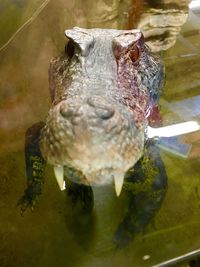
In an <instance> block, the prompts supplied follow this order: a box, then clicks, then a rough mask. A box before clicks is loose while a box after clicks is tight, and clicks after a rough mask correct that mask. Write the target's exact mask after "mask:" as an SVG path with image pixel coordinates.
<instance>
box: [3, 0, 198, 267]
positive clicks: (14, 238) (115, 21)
mask: <svg viewBox="0 0 200 267" xmlns="http://www.w3.org/2000/svg"><path fill="white" fill-rule="evenodd" d="M180 2H181V3H180ZM193 2H196V3H197V2H198V3H199V1H193ZM199 6H200V3H199ZM188 12H189V15H188ZM75 25H77V26H80V27H103V28H106V27H107V28H120V29H126V28H131V27H140V28H141V29H142V30H143V32H144V34H145V37H146V40H147V41H148V44H149V46H150V47H151V49H152V50H154V51H155V52H159V53H160V54H161V55H162V57H163V59H164V63H165V66H166V83H165V90H164V94H163V96H162V98H161V100H160V104H161V114H162V120H163V124H164V125H169V124H172V123H179V122H183V121H188V120H199V116H200V79H199V75H200V55H199V53H200V41H199V40H200V34H199V32H200V9H199V10H198V9H196V10H194V9H193V10H192V9H190V10H189V9H188V2H187V1H186V0H185V1H165V0H163V1H150V0H149V1H146V2H145V3H143V4H142V3H141V2H140V1H138V0H132V1H131V0H123V1H117V0H113V1H110V0H104V1H103V0H98V1H92V0H87V1H84V2H83V1H79V0H73V1H65V0H49V1H42V0H37V1H35V0H30V1H26V0H4V1H0V140H1V142H0V266H1V267H12V266H13V267H27V266H29V267H33V266H37V267H40V266H41V267H44V266H48V267H51V266H52V267H53V266H67V267H69V266H73V267H75V266H82V267H84V266H85V267H93V266H95V267H98V266H99V267H101V266H109V267H110V266H116V267H120V266H126V267H129V266H130V267H132V266H136V267H143V266H152V265H155V264H158V263H160V262H163V261H165V260H168V259H171V258H174V257H177V256H179V255H182V254H185V253H188V252H190V251H193V250H196V249H199V248H200V238H199V237H200V231H199V228H200V209H199V206H200V191H199V190H200V164H199V163H200V132H195V133H190V134H187V135H184V136H181V137H179V138H178V139H176V140H175V141H174V142H175V145H174V146H173V147H172V146H169V143H170V142H171V141H170V142H169V141H168V143H166V142H165V143H164V142H163V143H162V144H161V145H162V148H161V157H162V160H163V162H164V165H165V168H166V172H167V177H168V190H167V193H166V195H164V196H163V199H162V201H161V202H162V203H160V205H161V206H159V205H158V206H157V213H156V214H154V216H152V217H153V218H152V221H151V222H150V223H148V225H147V226H145V227H144V229H143V227H141V228H140V227H139V226H138V230H136V231H135V234H134V235H133V236H131V238H130V242H129V243H128V245H127V246H125V245H124V243H123V242H121V243H120V242H119V243H120V245H121V246H120V248H119V247H116V239H117V238H116V235H115V233H116V229H118V227H119V225H120V223H121V222H122V221H123V218H124V217H125V216H126V214H127V209H128V207H130V205H129V199H128V197H127V195H126V194H125V193H122V195H121V196H120V197H119V198H117V197H116V196H115V194H114V190H113V188H112V187H102V188H95V189H94V211H93V213H92V214H84V213H82V212H81V211H80V210H74V208H73V205H72V203H71V201H70V198H69V197H68V196H67V195H66V193H65V192H61V191H60V190H59V188H58V186H57V183H56V181H55V179H54V176H53V171H52V168H51V167H50V166H48V167H47V170H46V181H45V190H44V193H43V195H42V196H41V198H40V201H39V203H37V205H36V207H35V210H34V212H30V211H27V212H26V213H25V215H24V217H22V216H21V215H20V211H19V209H18V208H17V207H16V203H17V201H18V199H19V197H20V196H21V195H22V192H23V190H24V188H25V187H26V176H25V163H24V133H25V131H26V129H27V128H28V127H30V126H31V125H32V124H34V123H35V122H37V121H41V120H43V119H44V118H45V116H46V114H47V112H48V108H49V105H50V98H49V93H48V66H49V61H50V59H51V58H52V57H53V56H56V55H58V54H59V53H60V52H61V51H62V50H63V47H64V44H65V42H66V40H65V37H64V34H63V33H64V30H65V29H66V28H71V27H73V26H75ZM16 31H17V34H15V33H16ZM180 144H181V146H180ZM178 145H179V146H178ZM134 201H135V202H133V203H137V201H138V200H134ZM128 205H129V206H128ZM139 207H140V206H139ZM142 207H143V208H144V206H142ZM145 208H146V206H145ZM141 209H142V208H141ZM147 209H148V208H147ZM132 211H133V212H135V213H136V214H137V212H138V210H137V209H136V208H132ZM138 214H139V212H138ZM144 217H145V215H144ZM126 227H128V225H126V224H124V228H125V229H126ZM118 237H119V236H118ZM118 241H119V240H118ZM118 245H119V244H118Z"/></svg>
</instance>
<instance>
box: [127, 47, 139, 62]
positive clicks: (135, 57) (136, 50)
mask: <svg viewBox="0 0 200 267" xmlns="http://www.w3.org/2000/svg"><path fill="white" fill-rule="evenodd" d="M129 57H130V59H131V60H132V62H133V63H134V62H136V61H137V60H138V59H139V57H140V50H139V48H138V46H137V45H134V47H133V48H132V49H131V51H130V52H129Z"/></svg>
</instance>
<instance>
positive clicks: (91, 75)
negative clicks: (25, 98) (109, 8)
mask: <svg viewBox="0 0 200 267" xmlns="http://www.w3.org/2000/svg"><path fill="white" fill-rule="evenodd" d="M66 35H67V37H68V39H69V42H68V45H67V47H66V49H65V53H64V54H63V55H61V56H60V57H57V58H55V59H53V60H52V62H51V65H50V69H49V85H50V86H49V87H50V95H51V99H52V106H51V109H50V111H49V114H48V116H47V120H46V123H45V124H44V127H43V124H42V123H39V124H36V125H34V126H33V127H31V128H30V129H28V131H27V135H26V145H25V151H26V168H27V177H28V187H27V189H26V191H25V194H24V196H23V197H22V198H21V200H20V201H19V204H20V205H21V207H22V208H21V210H22V212H23V211H24V210H25V209H26V208H27V207H28V206H31V207H32V206H33V205H34V203H35V199H36V198H37V196H38V195H40V194H41V189H42V185H43V178H44V177H43V176H44V172H43V170H44V166H45V162H48V163H50V164H52V165H54V166H57V165H59V166H63V168H64V172H65V175H66V177H67V178H68V179H70V180H71V181H72V182H75V183H77V184H81V186H80V188H79V190H78V191H77V186H74V185H72V186H71V189H70V191H69V192H68V193H69V195H70V194H71V195H73V196H72V197H73V198H74V201H75V202H76V201H77V197H78V195H80V196H81V195H82V196H84V195H85V196H86V197H85V198H84V197H83V200H84V201H83V206H84V207H85V206H88V203H90V200H91V203H93V196H92V193H91V192H92V191H91V188H90V186H91V185H102V184H108V183H112V182H113V179H115V180H118V179H119V181H121V180H122V181H123V179H124V176H125V174H126V173H127V171H128V170H129V169H130V168H131V167H132V166H134V165H135V164H136V163H137V162H138V160H139V159H140V158H141V156H142V155H143V153H144V143H145V129H146V127H147V125H148V123H149V121H151V118H149V116H151V114H152V113H155V112H154V110H155V106H156V105H157V101H158V99H159V95H160V94H161V92H162V83H163V76H164V71H163V65H162V63H161V61H160V59H159V58H158V57H157V56H155V55H152V54H151V52H150V51H149V49H148V47H147V46H146V45H145V43H144V38H143V35H142V33H141V32H140V31H139V30H129V31H123V30H112V29H109V30H107V29H90V30H88V29H81V28H77V27H76V28H73V29H71V30H67V31H66ZM36 167H37V170H36V169H35V168H36ZM75 189H76V190H75ZM75 191H77V192H79V191H80V192H82V193H81V194H76V192H75ZM89 210H91V205H89Z"/></svg>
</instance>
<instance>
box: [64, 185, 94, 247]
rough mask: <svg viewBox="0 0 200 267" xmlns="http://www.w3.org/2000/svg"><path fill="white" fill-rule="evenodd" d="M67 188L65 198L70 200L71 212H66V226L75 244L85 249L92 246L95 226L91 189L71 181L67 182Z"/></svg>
mask: <svg viewBox="0 0 200 267" xmlns="http://www.w3.org/2000/svg"><path fill="white" fill-rule="evenodd" d="M67 188H68V189H67V190H66V192H67V196H68V199H69V198H70V200H71V212H70V213H69V211H68V215H67V217H66V220H67V225H68V227H69V228H70V230H71V232H72V233H73V235H74V237H75V239H76V241H77V243H78V244H79V245H80V246H81V247H83V248H85V249H86V248H88V247H89V246H90V245H91V244H92V242H91V241H92V239H93V234H94V226H95V218H94V214H93V207H94V197H93V192H92V188H91V187H90V186H85V185H81V184H77V183H73V182H71V181H67ZM69 214H70V217H69Z"/></svg>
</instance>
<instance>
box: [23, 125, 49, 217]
mask: <svg viewBox="0 0 200 267" xmlns="http://www.w3.org/2000/svg"><path fill="white" fill-rule="evenodd" d="M43 126H44V123H43V122H39V123H36V124H34V125H33V126H32V127H30V128H28V130H27V131H26V136H25V161H26V176H27V188H26V190H25V191H24V195H23V196H22V197H21V199H20V200H19V201H18V205H19V206H20V207H21V213H22V214H23V213H24V211H25V210H26V209H27V208H28V207H30V208H31V209H33V207H34V205H35V202H36V199H37V197H38V196H39V195H40V194H41V193H42V187H43V184H44V167H45V160H44V159H43V157H42V154H41V152H40V147H39V139H40V132H41V129H42V127H43Z"/></svg>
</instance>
